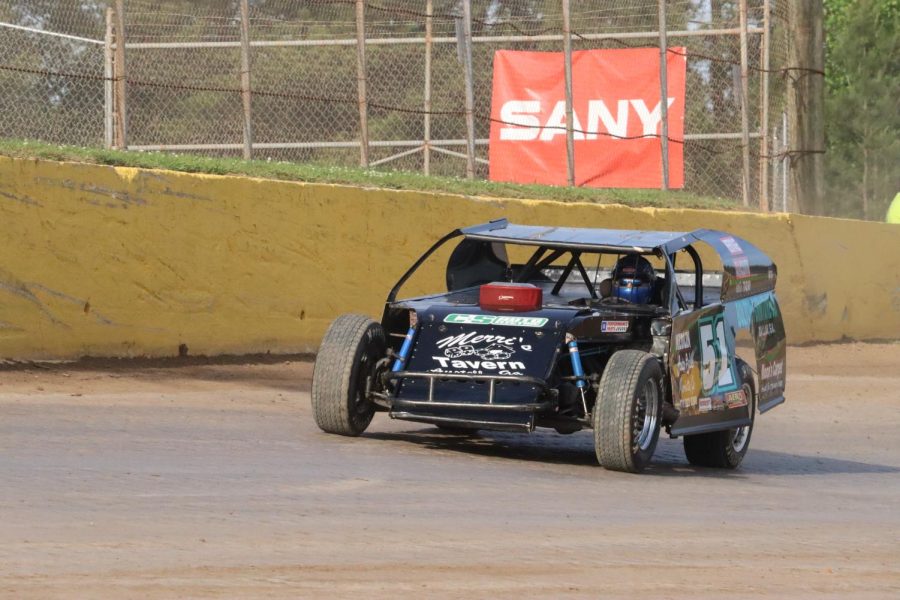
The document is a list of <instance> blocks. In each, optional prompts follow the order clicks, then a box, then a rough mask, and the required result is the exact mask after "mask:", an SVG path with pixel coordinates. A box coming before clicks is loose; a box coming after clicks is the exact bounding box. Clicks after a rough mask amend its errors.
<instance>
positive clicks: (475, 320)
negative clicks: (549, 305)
mask: <svg viewBox="0 0 900 600" xmlns="http://www.w3.org/2000/svg"><path fill="white" fill-rule="evenodd" d="M548 320H549V319H546V318H544V317H507V316H500V315H461V314H457V313H453V314H449V315H447V316H446V317H444V323H456V324H461V325H501V326H507V327H543V326H544V325H546V324H547V321H548Z"/></svg>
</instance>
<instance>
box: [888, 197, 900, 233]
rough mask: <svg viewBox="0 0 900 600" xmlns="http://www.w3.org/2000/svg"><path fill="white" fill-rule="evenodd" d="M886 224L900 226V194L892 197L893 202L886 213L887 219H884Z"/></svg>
mask: <svg viewBox="0 0 900 600" xmlns="http://www.w3.org/2000/svg"><path fill="white" fill-rule="evenodd" d="M885 220H886V221H887V222H888V223H895V224H897V225H900V192H898V193H897V195H896V196H894V201H893V202H891V207H890V208H889V209H888V212H887V219H885Z"/></svg>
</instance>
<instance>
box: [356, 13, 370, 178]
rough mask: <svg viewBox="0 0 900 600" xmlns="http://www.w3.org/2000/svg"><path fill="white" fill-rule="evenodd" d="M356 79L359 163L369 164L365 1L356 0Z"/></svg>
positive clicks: (362, 164) (361, 164)
mask: <svg viewBox="0 0 900 600" xmlns="http://www.w3.org/2000/svg"><path fill="white" fill-rule="evenodd" d="M356 81H357V92H358V99H359V140H360V145H359V164H360V166H361V167H368V166H369V103H368V100H366V2H365V0H356Z"/></svg>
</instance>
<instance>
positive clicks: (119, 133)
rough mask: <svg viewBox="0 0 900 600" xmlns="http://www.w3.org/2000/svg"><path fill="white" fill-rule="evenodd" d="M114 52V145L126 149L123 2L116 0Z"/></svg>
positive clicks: (126, 120)
mask: <svg viewBox="0 0 900 600" xmlns="http://www.w3.org/2000/svg"><path fill="white" fill-rule="evenodd" d="M115 25H116V53H115V62H114V63H113V66H114V67H115V77H114V79H115V81H116V147H117V148H119V149H120V150H127V149H128V113H127V111H126V104H127V102H126V98H125V88H126V86H125V74H126V70H125V2H124V0H116V23H115Z"/></svg>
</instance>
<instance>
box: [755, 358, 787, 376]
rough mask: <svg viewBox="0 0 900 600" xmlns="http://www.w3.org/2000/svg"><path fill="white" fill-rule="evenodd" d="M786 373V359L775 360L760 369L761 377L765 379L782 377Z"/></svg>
mask: <svg viewBox="0 0 900 600" xmlns="http://www.w3.org/2000/svg"><path fill="white" fill-rule="evenodd" d="M783 375H784V361H783V360H776V361H775V362H772V363H769V364H767V365H763V366H762V368H761V369H760V370H759V378H760V379H763V380H769V379H781V377H782V376H783Z"/></svg>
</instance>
